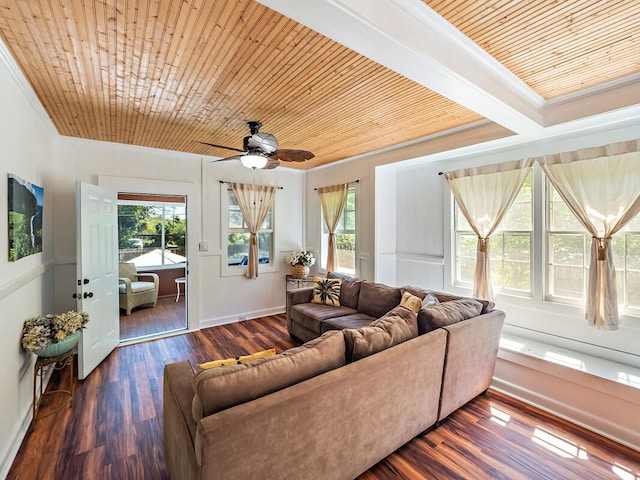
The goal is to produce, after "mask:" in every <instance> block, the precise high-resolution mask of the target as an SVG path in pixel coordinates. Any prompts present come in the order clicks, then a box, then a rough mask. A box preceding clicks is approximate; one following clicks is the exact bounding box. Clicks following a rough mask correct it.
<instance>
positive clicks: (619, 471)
mask: <svg viewBox="0 0 640 480" xmlns="http://www.w3.org/2000/svg"><path fill="white" fill-rule="evenodd" d="M611 470H612V471H613V473H615V475H616V476H617V477H618V478H621V479H622V480H640V475H635V474H634V473H633V472H632V471H631V470H629V468H627V467H625V466H624V465H620V464H619V463H616V464H615V465H613V466H612V467H611Z"/></svg>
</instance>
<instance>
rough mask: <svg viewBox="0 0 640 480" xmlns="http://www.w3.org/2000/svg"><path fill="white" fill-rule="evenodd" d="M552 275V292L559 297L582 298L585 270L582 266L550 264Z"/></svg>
mask: <svg viewBox="0 0 640 480" xmlns="http://www.w3.org/2000/svg"><path fill="white" fill-rule="evenodd" d="M549 272H550V275H551V282H552V285H551V289H550V292H549V293H550V294H551V295H554V296H558V297H565V298H573V299H581V298H582V289H583V286H584V272H585V269H584V268H582V267H564V266H553V265H552V266H550V268H549Z"/></svg>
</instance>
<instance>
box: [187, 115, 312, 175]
mask: <svg viewBox="0 0 640 480" xmlns="http://www.w3.org/2000/svg"><path fill="white" fill-rule="evenodd" d="M261 126H262V123H260V122H254V121H250V122H247V127H249V131H250V132H251V134H250V135H248V136H246V137H244V139H243V141H242V149H239V148H234V147H227V146H225V145H216V144H215V143H207V142H200V141H198V140H196V141H197V142H198V143H201V144H202V145H207V146H209V147H216V148H225V149H227V150H233V151H235V152H240V153H241V154H240V155H233V156H232V157H226V158H221V159H220V160H214V162H222V161H224V160H240V161H241V162H242V164H243V165H244V166H245V167H247V168H253V169H254V170H255V169H256V168H263V169H265V170H269V169H272V168H276V167H277V166H278V165H280V162H304V161H305V160H311V159H312V158H313V157H314V155H313V153H311V152H308V151H306V150H290V149H286V148H284V149H278V141H277V140H276V137H274V136H273V135H272V134H270V133H261V132H260V127H261Z"/></svg>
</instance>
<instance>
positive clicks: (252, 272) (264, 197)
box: [231, 183, 276, 278]
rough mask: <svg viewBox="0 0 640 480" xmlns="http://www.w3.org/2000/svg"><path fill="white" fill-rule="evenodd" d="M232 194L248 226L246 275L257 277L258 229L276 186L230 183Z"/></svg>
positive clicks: (265, 214) (267, 210) (271, 200)
mask: <svg viewBox="0 0 640 480" xmlns="http://www.w3.org/2000/svg"><path fill="white" fill-rule="evenodd" d="M231 189H232V190H233V194H234V195H235V196H236V200H238V205H239V206H240V211H241V212H242V218H243V219H244V221H245V223H246V224H247V227H249V232H250V235H249V237H250V238H249V259H248V262H247V277H249V278H257V277H258V230H260V227H262V223H263V222H264V219H265V218H266V217H267V213H269V208H271V203H272V202H273V197H274V196H275V194H276V187H271V186H269V185H249V184H246V183H231Z"/></svg>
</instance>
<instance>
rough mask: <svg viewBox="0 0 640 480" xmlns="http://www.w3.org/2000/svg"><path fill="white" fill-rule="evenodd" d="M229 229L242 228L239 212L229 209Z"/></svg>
mask: <svg viewBox="0 0 640 480" xmlns="http://www.w3.org/2000/svg"><path fill="white" fill-rule="evenodd" d="M229 228H244V224H243V222H242V213H240V210H231V209H229Z"/></svg>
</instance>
